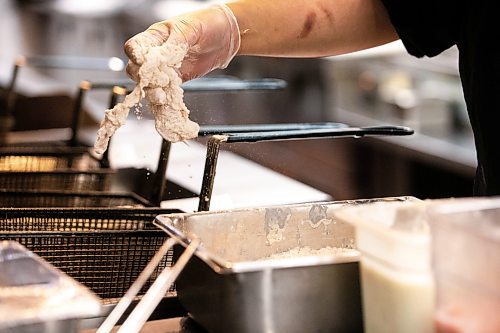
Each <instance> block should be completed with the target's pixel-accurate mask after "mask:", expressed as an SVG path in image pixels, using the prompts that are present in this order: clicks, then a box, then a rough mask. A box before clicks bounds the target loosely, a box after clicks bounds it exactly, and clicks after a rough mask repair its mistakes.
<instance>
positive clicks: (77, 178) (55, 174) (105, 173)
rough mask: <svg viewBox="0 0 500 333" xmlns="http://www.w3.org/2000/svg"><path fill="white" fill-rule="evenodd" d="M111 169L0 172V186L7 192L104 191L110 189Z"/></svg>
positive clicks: (112, 172) (112, 174)
mask: <svg viewBox="0 0 500 333" xmlns="http://www.w3.org/2000/svg"><path fill="white" fill-rule="evenodd" d="M115 174H116V171H115V170H112V169H98V170H87V171H82V170H71V169H66V170H59V171H26V172H8V171H0V184H1V185H0V186H1V187H2V188H3V189H7V190H51V189H54V188H57V189H59V190H67V191H106V190H109V189H111V186H112V184H113V177H114V175H115Z"/></svg>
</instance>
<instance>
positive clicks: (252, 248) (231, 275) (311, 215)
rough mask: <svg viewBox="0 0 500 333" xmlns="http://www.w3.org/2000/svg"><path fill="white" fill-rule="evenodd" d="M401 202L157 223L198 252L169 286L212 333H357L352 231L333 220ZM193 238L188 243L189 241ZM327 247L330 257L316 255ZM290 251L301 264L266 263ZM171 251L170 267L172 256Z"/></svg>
mask: <svg viewBox="0 0 500 333" xmlns="http://www.w3.org/2000/svg"><path fill="white" fill-rule="evenodd" d="M408 200H413V199H412V198H408V197H397V198H382V199H369V200H352V201H339V202H319V203H308V204H299V205H283V206H273V207H261V208H251V209H238V210H229V211H221V212H198V213H193V214H169V215H160V216H158V217H157V218H156V221H155V224H156V225H157V226H158V227H160V228H161V229H163V230H164V231H165V232H166V233H167V234H168V235H169V236H170V237H172V238H174V239H175V240H176V241H177V242H178V243H179V244H181V245H182V247H187V246H188V245H189V244H190V243H191V241H192V239H194V238H199V239H200V240H201V245H200V246H199V247H198V249H197V251H196V252H195V256H194V257H193V258H192V260H190V261H189V262H188V263H187V265H186V267H185V268H184V270H183V271H182V273H181V274H180V275H179V278H178V279H177V281H176V288H177V295H178V297H179V300H180V302H181V303H182V304H183V305H184V307H185V308H186V309H187V310H188V312H189V314H190V315H191V316H192V317H193V318H194V319H195V320H196V321H197V322H198V323H200V324H201V325H202V326H203V327H205V328H206V329H208V330H209V331H211V332H290V333H292V332H308V331H311V330H315V331H318V332H319V331H321V332H332V331H339V332H359V331H362V327H363V325H362V314H361V296H360V287H359V271H358V259H359V258H358V252H357V251H356V250H355V249H354V243H355V239H354V229H353V227H352V226H350V225H349V224H346V223H342V222H339V221H337V220H336V219H334V218H333V212H334V211H335V210H337V209H339V208H341V207H344V206H351V205H352V206H356V205H361V204H366V203H370V202H405V201H408ZM193 237H194V238H193ZM328 247H331V248H332V249H334V250H336V252H334V253H333V254H332V253H329V254H326V255H325V254H318V252H316V251H318V250H321V249H325V248H328ZM295 248H306V249H309V250H310V251H311V254H310V255H308V256H304V257H298V256H296V255H293V254H292V255H290V256H289V257H282V258H272V257H270V256H272V255H276V254H280V253H283V252H286V251H289V250H293V249H295ZM177 250H179V247H178V245H177V246H176V247H174V262H175V260H176V258H177V257H178V255H179V253H182V252H183V251H180V252H177Z"/></svg>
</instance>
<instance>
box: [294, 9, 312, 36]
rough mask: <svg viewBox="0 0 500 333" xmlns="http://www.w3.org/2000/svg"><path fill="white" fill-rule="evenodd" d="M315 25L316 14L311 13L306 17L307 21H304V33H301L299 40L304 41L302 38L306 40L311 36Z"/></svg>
mask: <svg viewBox="0 0 500 333" xmlns="http://www.w3.org/2000/svg"><path fill="white" fill-rule="evenodd" d="M315 24H316V13H315V12H310V13H309V14H307V16H306V20H305V21H304V24H303V25H302V31H301V32H300V35H299V37H298V38H300V39H302V38H306V37H307V36H309V34H310V33H311V31H312V29H313V28H314V25H315Z"/></svg>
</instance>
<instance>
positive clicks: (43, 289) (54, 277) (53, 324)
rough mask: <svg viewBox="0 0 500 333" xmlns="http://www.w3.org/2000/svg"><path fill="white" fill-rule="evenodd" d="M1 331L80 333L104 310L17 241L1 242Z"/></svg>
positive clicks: (94, 298) (81, 287) (75, 285)
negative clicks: (86, 322)
mask: <svg viewBox="0 0 500 333" xmlns="http://www.w3.org/2000/svg"><path fill="white" fill-rule="evenodd" d="M0 263H1V265H0V332H17V333H45V332H46V333H49V332H50V333H59V332H61V333H71V332H74V333H76V332H79V320H80V319H82V318H85V317H88V316H93V315H97V314H99V313H100V311H101V304H100V302H99V299H98V298H97V297H96V296H95V295H94V294H93V293H91V292H90V291H89V290H88V289H86V288H85V287H83V286H82V285H80V284H79V283H77V282H76V281H74V280H73V279H71V278H70V277H69V276H67V275H66V274H64V273H62V272H61V271H59V270H57V269H56V268H54V267H53V266H51V265H50V264H48V263H47V262H46V261H45V260H43V259H41V258H40V257H38V256H37V255H35V254H33V253H32V252H30V251H28V250H27V249H26V248H24V247H23V246H21V245H20V244H19V243H16V242H9V241H1V242H0Z"/></svg>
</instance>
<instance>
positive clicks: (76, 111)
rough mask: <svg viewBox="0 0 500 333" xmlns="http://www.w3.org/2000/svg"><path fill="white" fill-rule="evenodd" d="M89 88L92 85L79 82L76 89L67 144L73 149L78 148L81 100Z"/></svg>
mask: <svg viewBox="0 0 500 333" xmlns="http://www.w3.org/2000/svg"><path fill="white" fill-rule="evenodd" d="M90 88H92V84H91V83H90V82H88V81H82V82H80V85H79V87H78V93H77V94H76V98H75V104H74V105H73V114H72V117H71V139H70V141H69V144H70V146H73V147H75V146H78V129H79V124H80V117H81V114H82V105H83V98H84V96H85V94H86V92H87V91H88V90H89V89H90Z"/></svg>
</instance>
